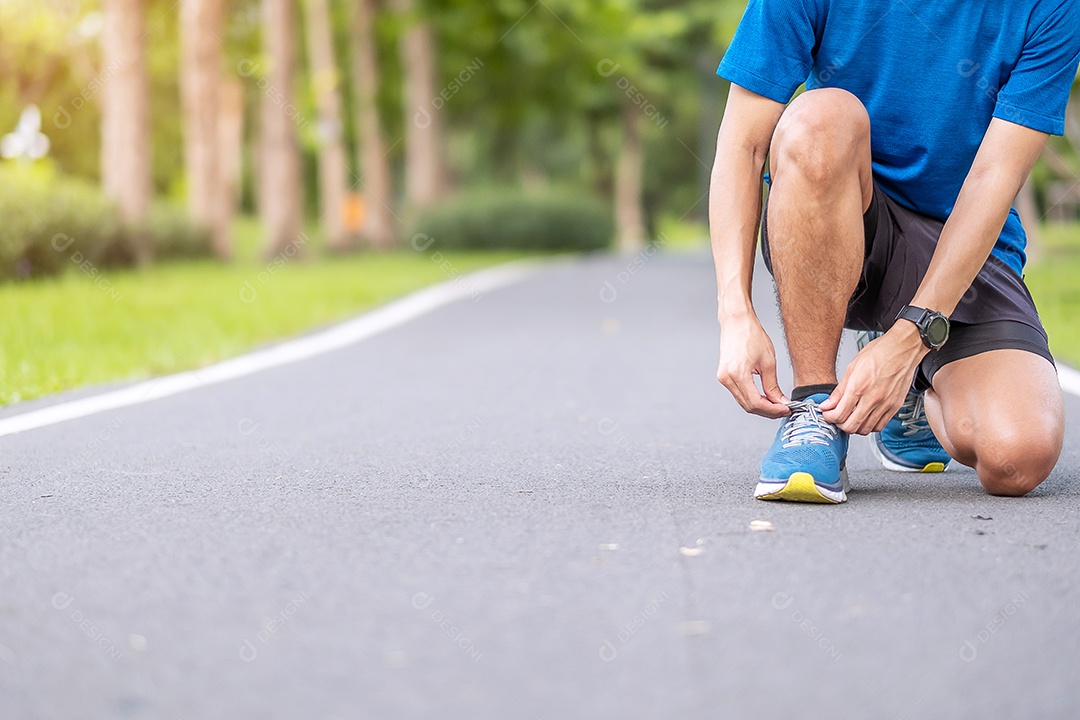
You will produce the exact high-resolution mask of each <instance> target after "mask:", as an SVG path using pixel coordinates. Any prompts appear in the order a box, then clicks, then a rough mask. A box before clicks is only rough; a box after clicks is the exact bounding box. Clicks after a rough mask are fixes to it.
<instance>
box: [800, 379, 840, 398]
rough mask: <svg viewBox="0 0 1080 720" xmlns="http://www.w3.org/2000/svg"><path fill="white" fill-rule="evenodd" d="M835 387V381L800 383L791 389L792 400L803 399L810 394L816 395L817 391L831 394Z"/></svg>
mask: <svg viewBox="0 0 1080 720" xmlns="http://www.w3.org/2000/svg"><path fill="white" fill-rule="evenodd" d="M835 389H836V383H823V384H821V385H801V386H800V387H797V388H795V389H794V390H792V391H791V399H792V400H805V399H806V398H808V397H810V396H811V395H817V394H818V393H826V394H827V395H831V394H832V391H833V390H835Z"/></svg>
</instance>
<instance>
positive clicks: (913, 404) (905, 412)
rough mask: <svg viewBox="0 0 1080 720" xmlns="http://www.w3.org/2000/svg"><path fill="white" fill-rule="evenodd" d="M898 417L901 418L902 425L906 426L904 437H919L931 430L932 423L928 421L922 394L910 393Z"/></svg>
mask: <svg viewBox="0 0 1080 720" xmlns="http://www.w3.org/2000/svg"><path fill="white" fill-rule="evenodd" d="M897 417H899V418H900V424H901V425H903V426H904V437H911V436H912V435H918V434H919V433H921V432H926V431H927V430H929V429H930V421H929V420H927V419H926V408H925V406H924V403H923V396H922V394H921V393H919V394H916V393H909V394H908V396H907V398H906V399H905V400H904V404H903V405H902V406H901V407H900V412H898V413H897Z"/></svg>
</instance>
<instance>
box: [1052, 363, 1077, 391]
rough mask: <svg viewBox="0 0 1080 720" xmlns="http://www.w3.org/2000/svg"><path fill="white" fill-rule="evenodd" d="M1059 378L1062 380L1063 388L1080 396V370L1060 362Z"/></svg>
mask: <svg viewBox="0 0 1080 720" xmlns="http://www.w3.org/2000/svg"><path fill="white" fill-rule="evenodd" d="M1057 367H1058V380H1060V381H1061V389H1062V390H1064V391H1065V392H1067V393H1069V394H1070V395H1076V396H1077V397H1080V370H1073V369H1072V368H1071V367H1068V366H1067V365H1062V364H1061V363H1058V366H1057Z"/></svg>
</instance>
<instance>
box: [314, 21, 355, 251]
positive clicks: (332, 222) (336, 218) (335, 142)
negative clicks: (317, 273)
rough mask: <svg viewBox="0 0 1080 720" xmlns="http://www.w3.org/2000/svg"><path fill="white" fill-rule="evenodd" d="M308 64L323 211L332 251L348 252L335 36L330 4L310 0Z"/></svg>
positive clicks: (320, 199)
mask: <svg viewBox="0 0 1080 720" xmlns="http://www.w3.org/2000/svg"><path fill="white" fill-rule="evenodd" d="M306 8H307V30H308V63H309V65H310V67H311V84H312V87H313V89H314V92H315V107H316V109H317V111H318V115H319V124H318V128H317V133H316V135H317V138H318V142H319V210H320V214H321V217H322V227H323V234H324V235H325V237H326V243H327V245H328V246H329V248H330V249H331V250H336V251H339V252H342V251H345V250H348V248H349V245H350V242H349V237H348V236H347V235H346V233H345V223H344V214H343V213H344V210H345V194H346V192H348V181H347V179H346V175H347V174H348V172H349V166H348V164H347V162H348V161H347V160H346V155H345V143H344V140H343V138H342V125H341V81H340V77H339V75H338V70H337V64H336V63H335V62H334V34H333V30H332V29H331V24H330V10H329V8H328V6H327V0H307V3H306Z"/></svg>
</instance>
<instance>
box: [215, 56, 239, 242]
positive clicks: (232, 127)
mask: <svg viewBox="0 0 1080 720" xmlns="http://www.w3.org/2000/svg"><path fill="white" fill-rule="evenodd" d="M218 98H219V100H220V102H219V103H218V148H220V150H221V153H220V155H219V161H218V176H219V177H220V178H221V197H220V202H221V207H220V209H219V210H218V212H220V213H221V217H222V218H223V222H224V223H225V226H226V227H232V221H233V218H234V217H235V216H236V209H237V207H238V206H239V205H240V189H241V178H242V176H243V160H244V150H243V147H244V145H243V144H244V86H243V83H241V81H240V78H238V77H235V76H229V77H225V78H222V83H221V87H220V88H219V90H218Z"/></svg>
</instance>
